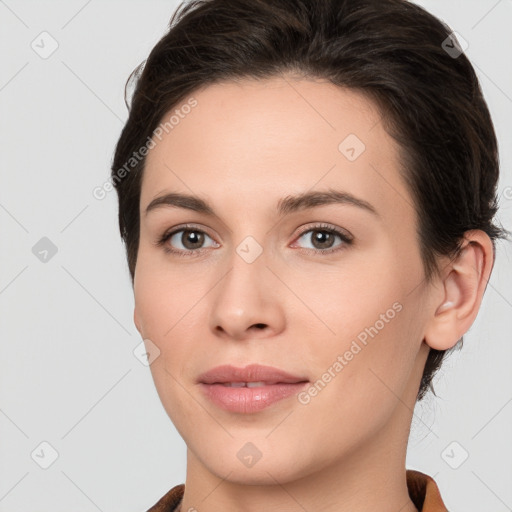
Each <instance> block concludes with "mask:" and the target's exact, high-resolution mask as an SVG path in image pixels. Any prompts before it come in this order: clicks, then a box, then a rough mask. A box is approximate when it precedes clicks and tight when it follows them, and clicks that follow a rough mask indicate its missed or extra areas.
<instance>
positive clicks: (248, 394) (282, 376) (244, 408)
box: [198, 364, 309, 414]
mask: <svg viewBox="0 0 512 512" xmlns="http://www.w3.org/2000/svg"><path fill="white" fill-rule="evenodd" d="M198 383H199V385H200V388H201V390H202V392H203V394H204V396H205V397H206V398H207V399H208V400H210V401H211V402H212V403H213V404H215V405H216V406H218V407H220V408H221V409H223V410H225V411H230V412H234V413H242V414H252V413H256V412H259V411H262V410H263V409H266V408H267V407H269V406H271V405H273V404H275V403H277V402H280V401H282V400H283V401H285V399H287V398H291V397H292V396H294V395H297V393H299V392H300V391H301V390H302V389H304V388H305V387H306V386H307V385H308V384H309V380H308V379H307V378H305V377H301V376H295V375H293V374H291V373H288V372H285V371H284V370H280V369H278V368H274V367H270V366H263V365H257V364H253V365H249V366H246V367H245V368H236V367H234V366H230V365H225V366H218V367H216V368H213V369H212V370H210V371H208V372H206V373H204V374H202V375H201V376H200V377H199V379H198ZM283 403H284V402H283Z"/></svg>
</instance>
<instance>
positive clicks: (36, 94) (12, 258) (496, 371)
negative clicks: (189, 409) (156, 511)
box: [0, 0, 512, 512]
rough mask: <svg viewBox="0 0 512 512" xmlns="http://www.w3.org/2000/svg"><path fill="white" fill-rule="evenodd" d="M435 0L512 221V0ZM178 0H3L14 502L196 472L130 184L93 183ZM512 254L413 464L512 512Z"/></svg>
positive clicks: (143, 501) (502, 249)
mask: <svg viewBox="0 0 512 512" xmlns="http://www.w3.org/2000/svg"><path fill="white" fill-rule="evenodd" d="M420 3H421V5H423V6H425V7H426V8H427V9H428V10H430V11H431V12H432V13H434V14H436V15H437V16H439V17H441V18H442V19H444V20H445V21H446V22H447V23H448V24H449V25H450V26H451V27H452V29H453V30H455V31H456V32H458V33H459V34H461V35H462V36H463V38H464V39H465V40H466V41H467V42H468V44H469V47H468V48H467V50H466V53H467V55H468V56H469V58H470V59H471V61H472V63H473V64H474V66H475V69H476V71H477V73H478V75H479V78H480V80H481V84H482V87H483V90H484V94H485V96H486V99H487V101H488V104H489V108H490V110H491V115H492V116H493V119H494V122H495V126H496V130H497V133H498V138H499V143H500V151H501V161H502V177H501V181H500V197H501V199H500V202H501V212H500V219H501V222H502V223H503V225H504V226H505V227H507V228H508V229H512V222H511V217H512V215H511V214H512V174H511V164H512V154H511V151H512V150H511V144H510V142H511V135H512V66H511V63H512V62H511V60H512V59H511V55H512V31H511V30H510V25H511V23H512V2H511V1H510V0H500V1H496V0H492V1H481V0H478V1H476V0H473V1H467V0H465V1H454V0H451V1H437V2H436V1H423V2H420ZM177 5H178V2H175V1H166V2H164V1H146V2H142V1H138V2H135V1H133V2H126V1H125V2H120V1H118V2H114V1H111V2H100V1H98V0H92V1H91V0H89V1H88V2H87V1H83V0H79V1H75V0H74V1H69V0H68V1H66V2H64V1H61V2H57V1H52V2H49V1H48V2H35V1H33V2H30V1H15V0H6V1H1V0H0V48H1V50H0V51H1V66H0V130H1V132H0V138H1V141H2V150H1V152H0V158H1V160H0V169H1V179H2V181H1V187H0V222H1V230H2V237H1V240H2V243H1V245H0V251H1V252H0V254H1V264H0V308H1V313H0V314H1V323H0V329H1V331H0V339H1V345H0V367H1V369H0V511H10V512H18V511H27V510H31V511H34V512H37V511H50V510H51V511H53V512H60V511H66V512H67V511H69V510H74V511H77V512H79V511H84V512H89V511H91V512H93V511H95V510H100V511H105V512H106V511H121V510H123V511H137V510H146V509H147V508H149V506H150V505H152V504H153V503H154V502H155V501H156V500H157V499H158V498H160V496H162V495H163V494H164V493H165V492H166V491H167V490H168V489H169V488H170V487H172V486H174V485H176V484H178V483H181V482H183V481H184V478H185V445H184V443H183V441H182V440H181V438H180V437H179V435H178V434H177V432H176V430H175V429H174V427H173V425H172V423H171V422H170V420H169V419H168V417H167V415H166V413H165V411H164V410H163V407H162V406H161V404H160V401H159V399H158V396H157V394H156V391H155V389H154V385H153V382H152V379H151V375H150V371H149V368H148V367H146V366H144V365H143V364H142V363H141V362H140V361H139V360H138V359H137V358H136V357H135V356H134V354H133V350H134V349H135V348H136V347H137V346H138V345H139V343H140V341H141V340H140V338H139V335H138V333H137V331H136V330H135V327H134V326H133V321H132V314H133V297H132V290H131V286H130V281H129V275H128V270H127V265H126V262H125V257H124V252H123V247H122V245H121V242H120V239H119V236H118V231H117V220H116V213H117V202H116V196H115V192H110V193H109V194H107V197H106V198H105V199H103V200H97V199H95V198H94V197H93V195H92V190H93V189H94V187H96V186H101V185H102V184H103V183H104V182H105V180H107V179H108V175H109V166H110V163H111V158H112V153H113V149H114V145H115V143H116V141H117V138H118V136H119V134H120V130H121V128H122V126H123V123H124V121H125V119H126V117H127V111H126V108H125V105H124V101H123V92H124V84H125V81H126V78H127V77H128V75H129V73H130V72H131V71H132V70H133V68H134V67H135V66H136V65H137V64H139V63H140V62H141V60H142V59H144V58H145V57H146V56H147V54H148V53H149V51H150V49H151V48H152V47H153V45H154V44H155V43H156V42H157V41H158V39H159V38H160V37H161V36H162V35H163V33H164V31H165V29H166V27H167V24H168V21H169V18H170V16H171V14H172V12H173V11H174V9H175V7H176V6H177ZM43 31H47V32H48V33H49V34H50V36H46V35H44V36H40V34H41V32H43ZM42 38H44V40H43V42H41V39H42ZM53 40H55V41H56V42H57V43H58V48H57V49H56V50H55V51H54V53H53V54H52V55H50V56H47V55H44V56H46V57H47V58H42V57H41V56H40V55H41V53H43V54H44V52H49V51H50V50H51V49H52V47H51V45H52V44H55V43H52V41H53ZM33 41H35V43H34V45H39V47H37V46H36V48H37V51H38V52H39V53H37V52H36V51H35V50H34V49H33V48H32V47H31V44H32V42H33ZM440 43H441V42H440ZM43 237H47V238H48V239H49V240H51V242H52V244H53V245H54V246H55V247H56V248H57V252H56V254H54V255H53V254H52V250H51V247H50V246H49V245H48V241H42V242H40V240H41V238H43ZM38 243H39V245H36V244H38ZM34 246H36V249H34V250H33V247H34ZM44 250H48V251H49V252H48V253H44ZM34 252H35V253H36V254H34ZM511 256H512V251H511V244H510V243H506V242H505V243H503V242H500V244H499V249H498V255H497V262H496V266H495V268H494V271H493V275H492V278H491V281H490V283H489V286H488V288H487V291H486V294H485V297H484V301H483V305H482V308H481V310H480V313H479V315H478V318H477V320H476V322H475V323H474V325H473V326H472V327H471V329H470V331H469V332H468V334H467V335H466V337H465V343H464V348H463V350H462V351H461V352H457V353H455V354H454V355H453V356H452V357H451V358H449V359H448V360H447V361H446V362H445V366H444V368H443V370H442V372H441V374H440V375H439V377H438V378H437V379H436V390H437V392H438V395H439V397H438V398H436V397H431V398H429V399H427V400H426V401H425V402H424V403H423V404H421V405H418V406H417V407H416V410H415V416H414V421H413V428H412V433H411V438H410V442H409V450H408V457H407V467H408V468H411V469H419V470H421V471H423V472H426V473H428V474H430V475H432V476H433V477H434V478H435V479H436V481H437V483H438V485H439V487H440V490H441V494H442V496H443V498H444V500H445V503H446V505H447V506H448V508H449V510H450V511H460V512H462V511H464V512H471V511H475V512H476V511H479V512H480V511H482V510H493V511H494V512H505V511H510V510H512V486H511V482H512V462H511V461H512V436H511V424H512V421H511V420H512V372H511V366H512V363H511V362H512V357H511V356H512V344H511V343H510V341H511V335H510V332H511V328H512V320H511V319H512V276H511V272H510V268H511ZM45 257H46V260H45V261H41V258H43V259H44V258H45ZM42 442H46V443H49V445H51V447H50V446H48V445H41V443H42ZM53 450H55V452H57V453H58V456H57V458H56V460H53V458H55V457H54V455H55V454H54V452H53ZM466 455H467V456H468V457H467V459H466V460H464V458H465V456H466ZM50 463H51V464H50ZM48 464H50V465H49V467H48V468H47V469H43V468H42V467H41V466H44V465H48Z"/></svg>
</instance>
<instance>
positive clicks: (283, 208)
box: [145, 189, 380, 217]
mask: <svg viewBox="0 0 512 512" xmlns="http://www.w3.org/2000/svg"><path fill="white" fill-rule="evenodd" d="M329 204H346V205H350V206H356V207H358V208H360V209H362V210H365V211H367V212H370V213H372V214H373V215H375V216H376V217H380V215H379V213H378V212H377V210H376V209H375V208H374V206H372V205H371V204H370V203H369V202H368V201H365V200H363V199H360V198H358V197H356V196H354V195H352V194H350V193H348V192H344V191H340V190H333V189H329V190H326V191H311V192H304V193H302V194H298V195H294V196H286V197H284V198H282V199H280V200H279V201H278V203H277V208H276V209H277V214H278V215H279V216H281V217H282V216H284V215H289V214H290V213H294V212H298V211H301V210H307V209H310V208H315V207H317V206H323V205H329ZM165 206H171V207H176V208H184V209H187V210H193V211H195V212H198V213H203V214H205V215H208V216H212V217H213V216H216V215H215V211H214V209H213V208H212V207H211V206H210V205H209V204H208V202H207V201H205V200H204V199H201V198H200V197H197V196H194V195H190V194H181V193H177V192H170V193H168V194H164V195H161V196H159V197H156V198H155V199H153V200H152V201H151V202H150V203H149V205H148V206H147V208H146V212H145V214H146V215H147V214H148V213H149V212H150V211H152V210H155V209H157V208H161V207H165Z"/></svg>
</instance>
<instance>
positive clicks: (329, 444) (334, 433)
mask: <svg viewBox="0 0 512 512" xmlns="http://www.w3.org/2000/svg"><path fill="white" fill-rule="evenodd" d="M193 96H194V98H195V99H196V100H197V102H198V105H197V106H196V107H195V108H194V109H192V111H191V112H190V113H189V114H187V115H186V116H184V118H183V119H181V120H180V122H179V124H177V125H176V126H174V128H173V129H172V130H170V131H169V132H168V133H167V134H164V136H163V137H162V139H161V141H160V140H156V139H155V142H156V145H155V147H153V148H152V149H151V151H150V152H149V154H148V156H147V160H146V167H145V171H144V177H143V181H142V189H141V199H140V215H141V225H140V246H139V252H138V260H137V265H136V270H135V277H134V294H135V311H134V320H135V324H136V326H137V329H138V331H139V332H140V334H141V336H142V338H143V339H145V340H151V343H152V344H154V345H156V346H157V347H158V349H159V350H160V355H159V357H157V358H156V359H155V360H154V362H153V363H152V364H151V372H152V375H153V378H154V381H155V385H156V389H157V391H158V394H159V396H160V399H161V401H162V404H163V406H164V408H165V410H166V411H167V413H168V415H169V417H170V418H171V420H172V422H173V423H174V425H175V426H176V428H177V430H178V432H179V433H180V435H181V436H182V437H183V439H184V441H185V442H186V445H187V473H186V481H185V484H186V485H185V493H184V497H183V501H182V504H181V511H182V512H185V511H190V510H192V511H194V510H197V511H204V510H208V512H220V511H222V512H235V511H240V510H244V511H246V512H253V511H254V512H256V511H258V512H259V511H261V510H280V511H285V512H288V511H289V512H292V511H293V512H295V511H297V512H298V511H301V512H302V511H303V510H315V511H322V512H330V511H336V512H345V511H347V512H348V511H351V512H358V511H368V510H382V511H390V512H391V511H394V512H396V511H398V510H400V511H401V512H410V511H415V510H417V509H416V508H415V506H414V505H413V503H412V501H411V500H410V498H409V495H408V491H407V486H406V469H405V456H406V448H407V440H408V436H409V430H410V425H411V421H412V414H413V409H414V405H415V400H416V395H417V392H418V389H419V384H420V379H421V375H422V372H423V368H424V365H425V361H426V359H427V355H428V352H429V347H433V348H437V349H440V350H444V349H448V348H450V347H452V346H453V345H455V343H456V342H457V340H458V339H459V338H460V336H462V335H463V334H464V333H465V332H466V331H467V330H468V329H469V327H470V326H471V324H472V323H473V320H474V319H475V317H476V314H477V312H478V308H479V306H480V303H481V299H482V296H483V293H484V291H485V287H486V284H487V281H488V278H489V275H490V272H491V269H492V263H493V249H492V244H491V241H490V239H489V237H488V236H487V235H486V234H485V233H483V232H482V231H477V230H475V231H471V232H467V233H466V241H465V249H464V250H463V251H462V252H461V255H460V256H459V258H457V259H456V260H454V261H451V262H450V261H449V260H448V259H444V260H440V265H441V268H442V269H443V270H442V275H441V276H440V277H439V278H436V279H435V280H434V281H433V282H431V283H427V282H426V281H425V280H424V272H423V267H422V263H421V259H420V252H419V246H418V241H417V235H416V229H417V217H416V214H415V212H414V209H413V206H412V205H413V200H412V197H411V196H410V194H409V192H408V191H407V189H406V186H405V184H404V182H403V181H402V179H401V177H400V176H399V173H398V169H399V165H400V163H399V153H398V150H399V148H398V147H397V145H396V143H395V142H394V141H393V139H392V138H391V137H390V136H389V135H388V134H387V133H386V131H385V130H384V128H383V126H382V123H381V122H380V115H379V112H378V110H377V108H376V106H375V105H374V104H373V103H372V102H370V101H369V100H368V99H367V98H365V97H364V96H363V95H361V94H359V93H357V92H355V91H351V90H347V89H341V88H338V87H336V86H334V85H332V84H329V83H327V82H325V81H320V80H317V81H313V80H305V79H300V78H298V77H296V78H294V77H291V76H286V75H284V76H281V77H276V78H273V79H268V80H265V81H259V82H258V81H252V80H242V81H239V82H237V83H234V82H229V83H221V84H215V85H212V86H208V87H206V88H203V89H201V90H199V91H197V92H196V93H195V94H194V95H193ZM349 134H355V135H356V136H357V137H358V138H359V139H360V140H361V141H363V143H364V144H365V147H366V149H365V150H364V151H363V152H362V153H361V154H360V155H359V156H358V158H356V159H355V160H354V161H349V160H348V159H347V158H346V156H345V155H344V154H342V152H340V150H339V149H338V146H339V144H340V142H342V141H343V140H344V139H345V138H346V137H347V135H349ZM327 189H336V190H342V191H345V192H349V193H350V194H353V195H354V196H357V197H358V198H360V199H362V200H364V201H367V202H368V203H371V205H372V206H373V207H374V208H375V210H376V211H377V212H378V215H374V214H372V213H371V212H369V211H367V210H365V209H363V208H359V207H357V206H354V205H350V204H329V205H322V206H316V207H314V208H310V209H307V210H303V211H297V212H293V213H289V214H287V215H284V216H282V217H279V216H278V215H277V213H276V205H277V203H278V201H279V200H281V199H282V198H284V197H286V196H288V195H292V194H299V193H302V192H307V191H311V190H319V191H325V190H327ZM169 192H179V193H186V194H193V195H196V196H199V197H201V198H202V199H204V200H206V201H208V202H209V203H210V205H211V206H212V208H213V210H214V212H215V215H214V216H208V215H205V214H203V213H199V212H195V211H192V210H188V209H184V208H178V207H176V206H172V205H166V206H160V207H158V208H154V209H152V210H150V211H149V212H148V213H146V208H147V206H148V205H149V203H150V202H151V201H153V200H154V199H155V198H157V197H159V196H161V195H162V194H166V193H169ZM184 223H193V224H194V228H192V231H193V234H196V236H197V231H194V229H200V230H202V231H204V232H205V233H206V235H205V237H204V242H203V244H202V245H201V244H196V245H195V246H194V245H193V244H194V243H196V242H197V238H196V239H194V238H192V239H191V238H190V234H191V233H188V235H189V236H188V237H187V236H185V235H187V232H180V233H178V235H174V237H173V238H172V239H171V240H172V241H171V240H168V241H167V242H166V245H167V246H168V247H172V248H174V249H175V250H177V251H180V250H181V251H182V252H186V251H188V253H187V254H185V255H184V256H183V257H180V256H177V255H174V254H172V253H171V254H170V253H168V252H166V251H165V250H164V246H161V245H160V246H159V245H157V244H156V242H157V240H158V239H159V238H160V237H161V236H162V235H163V234H164V232H166V231H168V230H169V229H170V228H173V227H175V226H176V227H178V226H180V225H182V224H184ZM319 223H325V224H328V225H329V226H331V227H333V228H337V229H341V230H346V231H347V232H348V233H350V234H351V235H352V236H353V243H352V244H346V243H344V242H343V241H342V240H341V239H340V238H339V237H338V236H336V235H334V237H333V238H332V239H327V242H326V240H325V238H324V241H323V244H324V245H322V244H321V243H319V242H315V237H314V236H313V235H318V234H320V233H323V234H324V236H325V231H324V229H323V228H318V227H317V226H318V224H319ZM301 228H309V229H314V228H315V229H316V230H317V231H308V232H306V231H307V230H306V231H305V232H304V234H301V233H300V232H299V229H301ZM319 232H320V233H319ZM182 235H184V236H182ZM248 236H251V237H253V238H254V239H255V240H256V241H257V243H258V244H259V246H260V247H261V249H262V250H263V252H262V253H261V255H260V256H259V257H258V258H256V259H255V260H254V261H253V262H252V263H248V262H247V261H246V260H244V259H243V258H242V257H241V256H240V255H239V254H238V253H237V252H236V249H237V247H238V246H239V245H240V244H241V242H242V241H244V239H245V238H246V237H248ZM329 240H331V241H329ZM336 246H337V248H338V249H340V248H341V249H340V250H339V251H338V252H334V253H331V254H322V252H321V251H322V250H323V251H325V250H326V249H327V248H334V247H336ZM194 247H200V248H201V249H199V250H198V249H194ZM314 249H317V251H318V252H315V251H314ZM251 250H253V249H251ZM194 251H195V253H194ZM191 254H193V255H191ZM395 303H399V304H400V305H401V310H400V311H399V312H396V314H395V315H394V317H393V318H392V319H391V320H389V321H388V322H385V324H384V327H383V328H381V329H379V330H378V333H377V334H376V335H374V337H373V338H370V337H369V338H368V342H367V344H366V345H363V344H362V343H359V345H360V346H361V350H360V351H359V352H358V353H357V354H356V355H354V356H353V358H352V359H351V360H350V361H347V362H346V364H345V365H344V366H343V369H342V370H341V371H339V372H338V373H336V376H335V377H334V378H332V379H331V381H330V382H329V383H328V384H327V385H326V386H325V387H324V388H323V389H322V390H321V391H320V392H319V393H318V394H317V395H316V396H314V397H312V398H311V400H310V402H309V403H307V404H306V405H304V404H302V403H300V402H299V400H298V399H297V398H296V397H294V396H292V397H290V398H287V399H285V400H281V401H279V402H277V403H274V404H273V405H272V406H270V407H267V408H266V409H264V410H263V411H261V412H258V413H255V414H245V415H244V414H240V413H233V412H229V411H225V410H222V409H220V408H218V407H217V406H216V405H214V404H213V403H211V402H210V401H209V400H208V399H207V398H205V397H204V395H203V394H202V393H201V390H200V388H199V385H198V383H197V379H198V376H199V375H200V374H201V373H203V372H205V371H207V370H208V369H210V368H213V367H214V366H217V365H221V364H233V365H235V366H241V367H243V366H245V365H247V364H250V363H260V364H266V365H270V366H275V367H278V368H282V369H283V370H285V371H288V372H290V373H292V374H294V375H299V376H306V377H307V379H308V380H310V381H311V382H312V383H314V382H315V381H317V380H318V379H320V378H321V377H322V375H323V374H325V372H326V371H327V370H328V368H330V367H332V366H333V363H334V362H335V361H336V360H337V357H338V356H339V355H342V356H343V354H345V353H346V351H347V350H349V349H350V347H351V344H352V342H353V341H354V340H356V339H357V336H358V335H359V334H360V333H361V332H362V331H364V329H365V328H368V327H370V326H375V325H376V321H377V320H379V318H382V317H381V315H382V314H386V311H388V310H389V309H390V308H391V309H392V305H393V304H395ZM256 324H262V325H259V326H258V325H256ZM379 325H380V324H379ZM146 344H147V346H148V349H149V347H150V345H149V344H148V342H147V341H146ZM247 442H251V443H252V444H253V445H255V446H256V447H257V449H258V450H259V452H261V458H260V459H259V460H258V461H257V463H255V464H254V465H253V466H252V467H247V466H245V465H244V464H242V463H241V461H240V460H239V458H238V457H237V452H238V451H239V450H240V449H241V448H242V447H243V446H244V445H245V444H246V443H247Z"/></svg>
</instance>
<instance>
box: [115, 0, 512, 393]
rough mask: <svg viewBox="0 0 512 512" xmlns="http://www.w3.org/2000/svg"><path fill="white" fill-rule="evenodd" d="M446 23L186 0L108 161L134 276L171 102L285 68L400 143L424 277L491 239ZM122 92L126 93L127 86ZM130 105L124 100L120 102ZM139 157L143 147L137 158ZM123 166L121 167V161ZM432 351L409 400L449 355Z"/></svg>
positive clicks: (417, 11) (491, 151)
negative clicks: (477, 234) (354, 93)
mask: <svg viewBox="0 0 512 512" xmlns="http://www.w3.org/2000/svg"><path fill="white" fill-rule="evenodd" d="M450 34H451V30H450V28H449V27H448V26H447V25H445V24H444V23H443V22H441V21H440V20H438V19H437V18H435V17H434V16H432V15H431V14H429V13H428V12H427V11H425V10H424V9H423V8H421V7H419V6H417V5H415V4H412V3H409V2H408V1H405V0H322V1H318V0H195V1H194V0H193V1H189V2H188V3H183V4H181V5H180V6H179V8H178V9H177V10H176V12H175V13H174V14H173V16H172V18H171V20H170V23H169V31H168V32H167V33H166V34H165V35H164V36H163V37H162V39H160V41H159V42H158V43H157V44H156V46H155V47H154V48H153V49H152V51H151V53H150V54H149V57H148V58H147V59H146V60H145V61H144V62H143V63H142V64H140V65H139V66H138V67H137V68H136V69H135V71H134V72H133V73H132V74H131V75H130V77H129V79H128V82H127V87H128V86H129V85H130V84H132V83H133V82H135V86H134V90H133V95H132V99H131V107H129V118H128V120H127V122H126V125H125V126H124V129H123V131H122V133H121V136H120V138H119V141H118V143H117V147H116V150H115V154H114V159H113V163H112V174H111V180H112V182H113V184H114V185H115V188H116V190H117V193H118V197H119V227H120V231H121V236H122V238H123V240H124V242H125V244H126V251H127V257H128V266H129V271H130V274H131V278H132V281H133V277H134V273H135V266H136V262H137V251H138V245H139V201H140V190H141V178H142V173H143V169H144V162H145V158H141V157H140V156H139V157H138V158H137V159H133V155H135V154H137V155H140V150H141V148H143V147H144V146H147V141H148V140H150V137H152V135H153V132H154V131H155V129H156V128H157V126H158V125H159V124H160V123H161V121H162V119H163V118H164V116H165V115H166V114H168V113H169V112H170V111H171V109H172V108H173V107H175V106H176V105H178V104H179V103H180V102H182V101H183V100H185V99H186V98H187V97H189V96H190V95H191V94H192V93H193V92H194V91H197V90H198V89H200V88H204V87H206V86H208V85H210V84H213V83H216V82H222V81H232V80H242V79H244V78H250V79H261V80H264V79H267V78H271V77H275V76H279V75H283V74H285V73H291V74H293V75H296V76H298V77H303V78H305V79H308V78H311V79H324V80H328V81H329V82H331V83H333V84H335V85H338V86H340V87H348V88H352V89H354V90H358V91H360V92H362V93H364V94H365V95H366V96H367V97H368V98H369V99H371V100H373V101H374V102H375V103H376V104H377V105H378V107H379V109H380V113H381V114H382V122H383V123H384V126H385V128H386V130H387V131H388V133H389V134H390V135H391V136H392V137H393V138H394V139H395V140H396V141H397V142H398V143H399V147H400V150H401V155H400V157H401V163H402V169H401V170H400V172H401V174H402V176H403V179H404V180H405V183H406V184H407V186H408V190H409V191H410V193H411V196H412V198H413V200H414V206H415V209H416V212H417V217H418V219H419V225H418V243H419V245H420V249H421V255H422V261H423V266H424V269H425V280H426V281H427V282H429V281H430V280H431V279H432V277H433V276H434V274H439V270H440V269H439V268H438V264H437V258H436V257H437V256H438V255H448V256H456V255H457V253H458V251H459V250H460V244H461V241H462V237H463V234H464V232H465V231H467V230H470V229H481V230H483V231H485V232H486V233H487V234H488V235H489V237H490V238H491V240H492V242H493V246H494V244H495V239H497V238H500V237H506V230H504V229H503V228H502V227H499V226H497V225H495V224H493V217H494V215H495V213H496V211H497V197H496V187H497V181H498V174H499V161H498V149H497V141H496V136H495V132H494V127H493V124H492V121H491V118H490V114H489V111H488V108H487V105H486V102H485V100H484V98H483V96H482V92H481V89H480V85H479V83H478V80H477V77H476V75H475V72H474V69H473V67H472V66H471V64H470V62H469V60H468V59H467V58H466V56H465V55H464V53H463V52H461V51H459V50H460V49H459V48H458V43H457V40H456V39H455V37H453V36H451V35H450ZM125 94H126V91H125ZM127 105H128V103H127ZM143 153H144V152H143ZM128 161H130V162H131V163H130V168H127V165H126V164H127V162H128ZM458 345H462V338H461V339H460V340H459V341H458V342H457V344H456V345H455V346H454V347H453V348H452V349H450V350H449V351H438V350H435V349H430V353H429V356H428V359H427V362H426V365H425V369H424V372H423V376H422V380H421V384H420V389H419V392H418V400H421V399H422V398H423V396H424V395H425V392H426V391H427V389H428V388H430V389H431V390H432V391H433V392H434V394H435V391H434V389H433V386H432V378H433V376H434V374H435V373H436V372H437V370H438V369H439V368H440V366H441V363H442V360H443V358H444V356H445V353H446V352H448V353H449V352H451V351H452V350H454V349H455V348H456V347H457V346H458Z"/></svg>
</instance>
